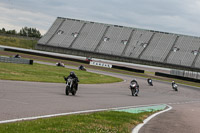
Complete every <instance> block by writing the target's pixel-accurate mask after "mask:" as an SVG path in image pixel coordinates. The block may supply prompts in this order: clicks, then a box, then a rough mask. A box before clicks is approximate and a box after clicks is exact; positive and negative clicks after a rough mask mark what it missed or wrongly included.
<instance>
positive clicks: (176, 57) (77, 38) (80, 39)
mask: <svg viewBox="0 0 200 133" xmlns="http://www.w3.org/2000/svg"><path fill="white" fill-rule="evenodd" d="M38 44H40V45H42V46H48V47H51V46H52V47H54V48H56V47H58V48H65V49H70V50H73V49H74V50H82V51H89V52H93V53H96V54H98V53H100V54H105V55H108V56H109V55H112V56H118V57H119V56H121V57H123V58H128V59H130V58H132V59H138V60H140V59H141V60H147V61H153V62H160V63H167V64H174V65H181V66H186V67H196V68H200V54H199V52H200V51H199V50H200V38H199V37H192V36H186V35H180V34H173V33H166V32H159V31H152V30H144V29H138V28H131V27H124V26H119V25H111V24H103V23H97V22H90V21H83V20H76V19H69V18H60V17H58V18H57V19H56V20H55V22H54V23H53V25H52V26H51V28H50V29H49V30H48V32H47V33H46V34H45V35H44V36H43V37H42V38H41V39H40V40H39V41H38Z"/></svg>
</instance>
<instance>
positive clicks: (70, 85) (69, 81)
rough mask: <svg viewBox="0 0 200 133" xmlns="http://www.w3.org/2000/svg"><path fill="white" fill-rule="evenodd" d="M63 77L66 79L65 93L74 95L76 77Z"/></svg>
mask: <svg viewBox="0 0 200 133" xmlns="http://www.w3.org/2000/svg"><path fill="white" fill-rule="evenodd" d="M64 79H65V81H66V89H65V94H66V95H69V93H72V95H76V91H77V88H76V83H75V82H76V81H75V80H76V79H73V78H71V77H69V78H66V77H64Z"/></svg>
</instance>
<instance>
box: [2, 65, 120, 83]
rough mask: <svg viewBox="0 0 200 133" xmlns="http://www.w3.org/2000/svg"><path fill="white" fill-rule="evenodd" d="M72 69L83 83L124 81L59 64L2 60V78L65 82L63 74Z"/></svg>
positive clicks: (65, 74) (67, 73)
mask: <svg viewBox="0 0 200 133" xmlns="http://www.w3.org/2000/svg"><path fill="white" fill-rule="evenodd" d="M70 71H74V72H75V73H76V75H77V76H78V78H79V80H80V83H81V84H98V83H113V82H121V81H122V79H120V78H115V77H111V76H107V75H102V74H95V73H90V72H86V71H79V70H75V69H68V68H63V67H57V66H49V65H42V64H37V63H34V64H33V65H27V64H14V63H1V62H0V79H2V80H21V81H36V82H54V83H64V82H65V81H64V79H63V76H68V75H69V73H70Z"/></svg>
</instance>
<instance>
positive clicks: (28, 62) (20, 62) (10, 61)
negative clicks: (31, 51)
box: [0, 56, 33, 65]
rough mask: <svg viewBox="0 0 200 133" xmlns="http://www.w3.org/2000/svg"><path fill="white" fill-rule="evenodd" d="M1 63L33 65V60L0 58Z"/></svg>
mask: <svg viewBox="0 0 200 133" xmlns="http://www.w3.org/2000/svg"><path fill="white" fill-rule="evenodd" d="M0 62H6V63H17V64H30V65H32V64H33V60H29V59H22V58H14V57H6V56H0Z"/></svg>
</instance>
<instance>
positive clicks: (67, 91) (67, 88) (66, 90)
mask: <svg viewBox="0 0 200 133" xmlns="http://www.w3.org/2000/svg"><path fill="white" fill-rule="evenodd" d="M69 89H70V88H69V86H66V89H65V94H66V95H69Z"/></svg>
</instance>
